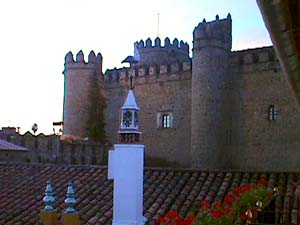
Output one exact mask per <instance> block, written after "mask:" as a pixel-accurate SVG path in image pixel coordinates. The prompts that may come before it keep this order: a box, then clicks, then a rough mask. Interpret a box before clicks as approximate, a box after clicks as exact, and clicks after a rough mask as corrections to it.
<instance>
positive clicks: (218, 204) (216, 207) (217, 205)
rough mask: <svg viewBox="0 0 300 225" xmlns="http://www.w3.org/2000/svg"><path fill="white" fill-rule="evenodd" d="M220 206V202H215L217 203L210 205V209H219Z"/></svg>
mask: <svg viewBox="0 0 300 225" xmlns="http://www.w3.org/2000/svg"><path fill="white" fill-rule="evenodd" d="M221 205H222V203H221V202H220V201H217V202H215V203H214V204H213V205H212V208H214V209H218V208H220V207H221Z"/></svg>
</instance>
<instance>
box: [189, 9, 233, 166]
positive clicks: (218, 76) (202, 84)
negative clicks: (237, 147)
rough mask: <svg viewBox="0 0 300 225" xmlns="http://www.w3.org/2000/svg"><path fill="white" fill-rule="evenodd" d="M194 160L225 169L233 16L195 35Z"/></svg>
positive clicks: (197, 30) (205, 26)
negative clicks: (227, 89)
mask: <svg viewBox="0 0 300 225" xmlns="http://www.w3.org/2000/svg"><path fill="white" fill-rule="evenodd" d="M193 39H194V41H193V61H192V104H191V158H192V160H193V161H192V164H193V166H196V167H201V168H218V167H221V166H222V165H221V161H222V160H223V159H221V155H222V157H223V154H225V153H222V147H223V145H224V140H225V133H226V130H227V128H228V127H230V125H229V124H230V122H228V118H227V117H228V115H229V112H228V108H227V107H228V104H227V103H228V101H227V100H228V99H227V97H228V96H227V94H226V91H225V86H226V83H227V81H228V76H229V75H228V69H229V56H230V51H231V44H232V40H231V16H230V14H228V16H227V18H225V19H219V16H216V20H215V21H212V22H206V21H205V19H204V20H203V22H202V23H199V25H198V26H197V27H196V28H195V29H194V33H193Z"/></svg>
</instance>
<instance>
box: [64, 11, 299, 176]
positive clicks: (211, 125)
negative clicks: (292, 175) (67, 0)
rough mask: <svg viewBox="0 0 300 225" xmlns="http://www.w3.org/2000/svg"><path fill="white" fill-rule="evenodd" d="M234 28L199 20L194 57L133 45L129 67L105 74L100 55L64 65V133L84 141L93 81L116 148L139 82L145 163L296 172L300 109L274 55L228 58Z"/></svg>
mask: <svg viewBox="0 0 300 225" xmlns="http://www.w3.org/2000/svg"><path fill="white" fill-rule="evenodd" d="M231 45H232V21H231V16H230V14H229V15H228V16H227V18H224V19H220V18H219V17H218V16H216V20H214V21H211V22H206V21H205V20H203V21H202V22H201V23H199V25H198V26H197V27H195V29H194V32H193V49H192V51H193V56H192V58H190V56H189V46H188V44H187V43H184V42H183V41H180V42H179V41H178V40H177V39H174V41H173V42H172V43H171V42H170V40H169V39H168V38H166V39H165V41H164V45H162V44H161V40H160V39H159V38H156V39H155V40H154V43H152V41H151V40H150V39H147V40H146V41H145V42H144V41H140V42H136V43H135V45H134V56H133V57H129V59H131V60H127V61H130V67H129V68H125V67H124V68H120V69H116V68H115V69H112V70H107V71H106V72H105V74H103V73H102V55H101V54H100V53H99V54H98V55H97V56H96V55H95V53H94V52H93V51H91V53H90V54H89V56H88V62H85V60H84V55H83V52H82V51H80V52H79V53H78V54H77V55H76V59H75V60H74V58H73V55H72V53H71V52H69V53H68V54H67V55H66V58H65V70H64V77H65V95H64V134H72V135H76V136H80V137H86V136H87V134H86V126H87V118H88V113H89V112H88V111H89V104H90V103H89V89H90V85H91V80H94V81H96V80H97V81H98V82H99V83H100V87H101V92H102V94H103V95H104V96H105V98H106V101H107V103H106V104H107V108H106V128H105V129H106V134H107V136H108V139H109V142H110V143H117V142H118V136H117V131H118V127H119V124H120V114H119V109H120V108H121V106H122V103H123V102H124V100H125V98H126V95H127V92H128V89H129V86H130V80H131V79H130V78H131V77H133V84H134V92H135V96H136V98H137V100H138V102H139V107H140V108H141V113H140V128H141V130H142V131H143V135H142V138H143V140H142V141H143V143H144V144H145V145H146V151H145V152H146V155H147V156H149V157H154V158H161V159H165V160H168V161H171V162H177V163H179V164H180V165H182V166H186V167H199V168H207V169H224V168H226V169H240V170H244V169H251V170H264V171H266V170H271V171H275V170H284V171H285V170H299V169H300V151H299V150H300V147H299V146H300V138H299V134H300V109H299V105H298V104H297V102H296V99H295V97H294V95H293V92H292V90H291V88H290V86H289V83H288V82H287V81H286V79H285V77H284V76H283V71H282V69H281V66H280V64H279V61H278V58H277V55H276V53H275V51H274V48H273V47H263V48H257V49H247V50H242V51H232V50H231Z"/></svg>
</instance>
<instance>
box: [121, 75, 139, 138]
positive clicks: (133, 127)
mask: <svg viewBox="0 0 300 225" xmlns="http://www.w3.org/2000/svg"><path fill="white" fill-rule="evenodd" d="M139 111H140V108H139V107H138V105H137V103H136V100H135V96H134V92H133V88H132V77H130V90H129V92H128V95H127V98H126V101H125V103H124V105H123V106H122V108H121V125H120V130H119V135H120V142H121V143H136V142H139V140H140V134H141V132H140V131H139V118H138V113H139Z"/></svg>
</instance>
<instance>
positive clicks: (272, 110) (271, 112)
mask: <svg viewBox="0 0 300 225" xmlns="http://www.w3.org/2000/svg"><path fill="white" fill-rule="evenodd" d="M269 120H270V121H273V120H277V108H276V107H275V106H274V105H270V106H269Z"/></svg>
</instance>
